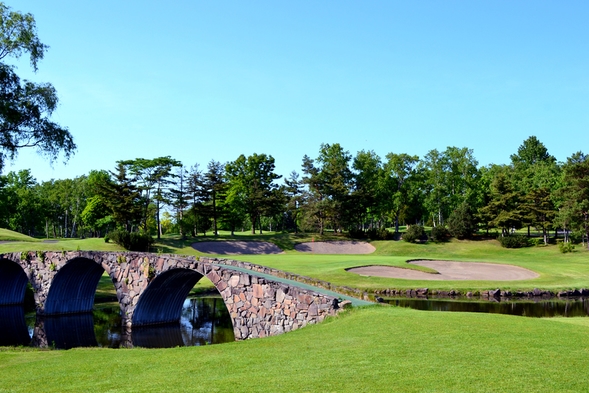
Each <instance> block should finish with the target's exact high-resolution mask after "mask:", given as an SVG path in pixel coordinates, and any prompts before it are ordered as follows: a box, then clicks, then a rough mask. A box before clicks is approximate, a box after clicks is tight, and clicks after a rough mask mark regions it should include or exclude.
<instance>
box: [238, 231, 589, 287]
mask: <svg viewBox="0 0 589 393" xmlns="http://www.w3.org/2000/svg"><path fill="white" fill-rule="evenodd" d="M372 244H373V245H374V246H375V247H376V251H375V253H374V254H368V255H320V254H301V253H296V252H294V251H289V252H287V253H286V254H283V255H240V256H239V259H240V260H244V261H248V262H253V263H257V264H260V265H266V266H271V267H275V268H277V269H281V270H286V271H290V272H294V273H298V274H301V275H305V276H310V277H314V278H318V279H322V280H326V281H329V282H331V283H334V284H336V285H345V286H351V287H356V288H361V289H365V290H374V289H383V288H396V289H405V288H430V289H440V290H450V289H456V290H461V291H469V290H472V291H476V290H485V289H494V288H501V289H508V290H532V289H534V288H541V289H546V290H553V291H558V290H562V289H573V288H577V289H580V288H589V252H587V251H586V250H585V249H583V248H582V247H581V246H580V245H578V246H577V248H576V250H575V252H573V253H569V254H562V253H561V252H560V251H559V250H558V247H557V246H555V245H551V246H548V247H529V248H520V249H506V248H502V247H501V246H500V245H499V243H498V242H497V241H496V240H484V241H459V240H453V241H451V242H448V243H438V244H436V243H428V244H410V243H406V242H403V241H376V242H372ZM413 259H441V260H451V261H462V262H490V263H497V264H511V265H515V266H520V267H523V268H526V269H530V270H532V271H534V272H536V273H538V274H539V275H540V276H539V277H538V278H534V279H531V280H518V281H485V280H476V281H474V280H455V281H426V280H406V279H395V278H382V277H364V276H360V275H358V274H354V273H350V272H347V271H346V270H345V269H346V268H351V267H355V266H367V265H390V266H396V267H403V268H409V269H419V270H424V271H431V270H429V269H427V268H425V267H420V266H416V265H409V264H407V263H406V262H407V260H413Z"/></svg>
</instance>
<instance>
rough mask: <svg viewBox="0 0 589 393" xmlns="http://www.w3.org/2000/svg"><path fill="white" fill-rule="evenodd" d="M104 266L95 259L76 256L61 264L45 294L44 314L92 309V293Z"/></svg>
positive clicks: (93, 293) (94, 291)
mask: <svg viewBox="0 0 589 393" xmlns="http://www.w3.org/2000/svg"><path fill="white" fill-rule="evenodd" d="M102 273H104V268H103V267H102V266H101V265H100V264H98V263H96V262H95V261H93V260H91V259H88V258H83V257H76V258H73V259H71V260H69V261H68V262H67V263H66V264H65V265H64V266H62V267H61V268H60V269H59V270H58V271H57V273H56V274H55V277H54V278H53V282H52V284H51V287H50V289H49V292H48V294H47V300H46V302H45V314H47V315H51V314H69V313H80V312H89V311H92V307H93V306H94V295H95V293H96V288H97V286H98V281H100V277H101V276H102Z"/></svg>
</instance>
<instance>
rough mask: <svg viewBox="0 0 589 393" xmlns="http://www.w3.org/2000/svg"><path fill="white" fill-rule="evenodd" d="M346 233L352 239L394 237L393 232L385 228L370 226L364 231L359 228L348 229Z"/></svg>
mask: <svg viewBox="0 0 589 393" xmlns="http://www.w3.org/2000/svg"><path fill="white" fill-rule="evenodd" d="M348 235H349V236H350V237H351V238H352V239H366V238H369V239H370V240H393V239H394V238H395V234H394V233H393V232H389V231H388V230H386V229H385V228H381V229H376V228H372V229H369V230H367V231H366V232H364V231H363V230H361V229H350V230H349V231H348Z"/></svg>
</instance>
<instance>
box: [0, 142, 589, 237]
mask: <svg viewBox="0 0 589 393" xmlns="http://www.w3.org/2000/svg"><path fill="white" fill-rule="evenodd" d="M534 140H535V142H534V143H533V144H532V145H533V147H534V149H533V152H532V153H530V154H528V153H527V152H526V150H525V149H526V146H529V145H530V143H529V142H528V141H529V140H526V141H524V144H523V145H522V147H520V149H519V150H518V155H517V157H519V156H522V157H524V158H525V159H524V158H521V159H519V158H516V156H515V155H514V156H512V160H513V162H512V163H511V164H510V165H489V166H486V167H480V168H479V167H477V162H476V160H475V159H474V157H473V155H472V151H471V150H469V149H458V148H453V147H448V148H447V149H446V150H445V151H443V152H438V151H436V150H433V151H431V152H429V153H428V154H427V156H426V157H425V158H424V159H423V160H419V158H418V157H415V156H408V155H404V154H393V153H390V154H388V155H387V161H386V162H383V161H381V159H380V158H379V157H378V155H376V154H375V153H374V152H372V151H368V152H367V151H360V152H358V153H357V154H356V156H355V157H353V156H352V155H351V154H350V153H349V152H347V151H345V150H344V149H343V148H342V147H341V146H340V145H339V144H333V145H328V144H324V145H321V147H320V151H319V155H318V157H317V158H316V159H312V158H310V157H309V156H305V157H303V161H302V176H299V174H298V173H296V172H293V173H291V174H290V175H289V176H288V177H287V178H286V179H284V181H283V182H280V179H281V176H279V175H278V174H276V173H275V164H274V162H275V161H274V158H273V157H272V156H270V155H266V154H253V155H251V156H247V157H246V156H244V155H241V156H239V157H238V158H237V159H236V160H235V161H232V162H228V163H225V164H222V163H219V162H217V161H211V162H210V163H208V165H207V166H206V167H205V168H204V169H201V166H200V165H199V164H198V163H196V164H194V165H193V166H191V167H189V168H187V167H185V166H184V165H183V164H182V163H181V162H179V161H177V160H174V159H173V158H171V157H158V158H154V159H144V158H136V159H133V160H122V161H117V162H116V165H115V168H114V170H113V171H92V172H91V173H89V174H88V175H87V176H81V177H78V178H75V179H63V180H51V181H48V182H42V183H40V184H39V183H37V181H36V180H35V179H34V177H33V176H32V173H31V172H30V171H29V170H26V171H20V172H18V173H14V172H10V173H8V174H6V175H3V176H0V225H1V226H3V227H6V228H9V229H13V230H17V231H19V232H22V233H26V234H29V235H45V236H48V237H49V236H51V237H75V236H104V234H105V233H106V232H108V231H112V230H114V229H123V230H125V231H128V232H139V231H142V232H144V233H148V234H150V235H151V236H160V235H161V234H163V233H165V232H175V233H178V234H180V235H181V236H183V237H187V236H196V235H198V234H207V233H213V234H216V233H217V230H219V229H223V230H228V231H232V232H233V231H236V230H240V231H243V230H245V229H246V228H249V229H251V231H252V233H257V232H260V233H262V231H264V230H271V231H276V230H278V231H293V232H296V231H301V230H302V231H317V232H320V233H321V232H323V231H326V230H330V231H334V232H336V233H340V232H347V233H349V234H350V236H352V237H355V238H368V239H373V240H376V239H383V240H385V239H391V238H395V239H398V238H400V229H399V226H400V225H407V226H408V227H409V230H408V232H409V236H407V234H405V236H404V238H405V239H409V238H412V237H413V240H411V241H414V240H415V239H420V238H423V240H426V238H425V237H422V235H421V234H418V235H417V237H414V236H415V234H414V233H413V231H417V230H418V229H417V228H421V227H423V226H430V227H433V229H432V230H431V232H430V236H431V238H432V240H435V241H443V240H446V239H447V238H448V237H449V236H454V237H457V238H459V239H464V238H470V237H472V236H473V235H474V234H476V233H477V232H480V231H485V232H487V233H489V231H493V233H489V234H490V235H492V234H494V233H497V232H495V231H498V233H499V237H500V238H501V239H504V240H502V243H503V244H504V245H505V246H506V247H514V246H523V245H527V243H526V244H524V243H525V242H524V241H523V240H521V239H519V238H517V239H515V238H514V237H513V236H511V235H510V234H512V233H513V232H514V231H515V230H518V229H522V228H527V229H528V233H529V231H530V230H531V228H533V229H534V230H535V231H537V232H540V233H541V234H542V238H539V240H538V241H540V242H542V243H545V244H546V243H548V242H549V240H550V236H555V235H556V234H557V232H556V231H557V230H558V231H559V232H560V235H561V236H560V237H562V238H563V239H564V241H565V243H566V242H569V241H574V242H583V243H585V242H586V240H587V235H588V232H589V191H587V190H589V159H588V157H587V156H586V155H585V154H583V153H581V152H578V153H575V154H573V155H572V156H571V157H570V158H568V160H567V161H566V162H564V163H558V162H556V161H555V160H554V159H553V157H552V156H550V155H548V156H547V155H546V154H547V152H546V151H545V150H544V149H542V148H541V146H539V145H538V143H540V142H539V141H538V140H537V139H534ZM542 146H543V145H542ZM522 149H523V150H522ZM534 152H536V153H534ZM536 156H537V157H536ZM534 157H536V158H534ZM387 228H390V229H387ZM412 228H413V229H412Z"/></svg>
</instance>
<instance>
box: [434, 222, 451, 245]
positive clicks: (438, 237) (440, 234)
mask: <svg viewBox="0 0 589 393" xmlns="http://www.w3.org/2000/svg"><path fill="white" fill-rule="evenodd" d="M430 237H431V239H432V240H433V241H435V242H445V241H448V239H450V232H448V229H446V227H443V226H437V227H433V228H432V230H431V232H430Z"/></svg>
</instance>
